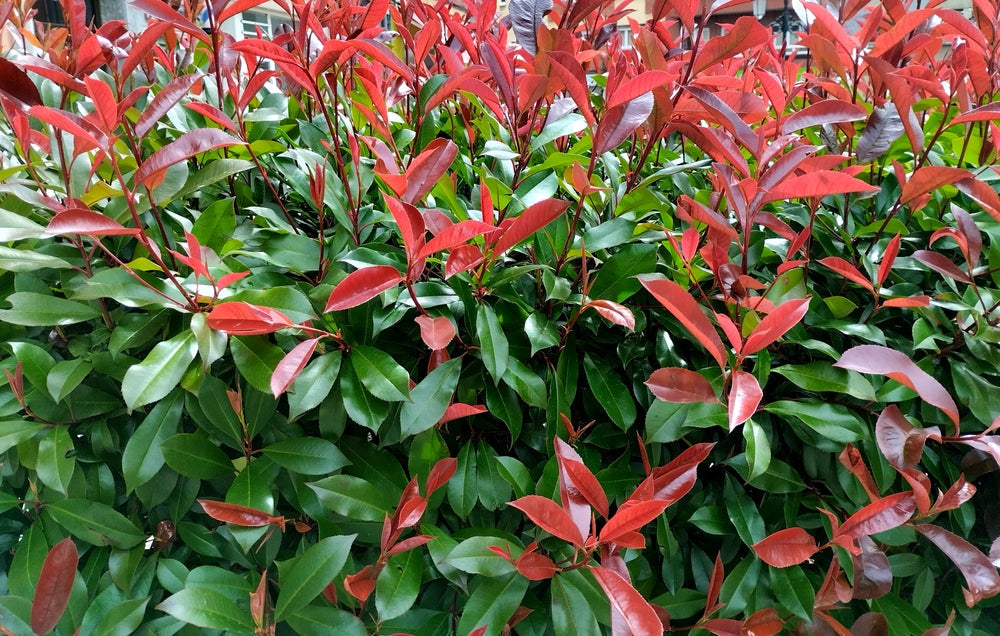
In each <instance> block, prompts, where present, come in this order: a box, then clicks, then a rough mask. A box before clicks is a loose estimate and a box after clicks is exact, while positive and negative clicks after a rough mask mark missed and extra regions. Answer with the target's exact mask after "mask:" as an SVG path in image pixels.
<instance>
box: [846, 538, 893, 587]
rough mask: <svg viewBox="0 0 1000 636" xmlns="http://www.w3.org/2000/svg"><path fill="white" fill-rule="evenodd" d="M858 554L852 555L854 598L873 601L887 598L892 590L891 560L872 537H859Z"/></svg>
mask: <svg viewBox="0 0 1000 636" xmlns="http://www.w3.org/2000/svg"><path fill="white" fill-rule="evenodd" d="M857 546H858V548H859V549H860V552H859V553H858V554H852V555H851V563H853V564H854V598H857V599H872V598H879V597H882V596H885V595H886V594H888V593H889V590H890V589H892V570H891V569H890V568H889V558H888V557H887V556H885V552H883V551H882V550H880V549H879V547H878V546H877V545H875V542H874V541H872V540H871V538H870V537H858V539H857Z"/></svg>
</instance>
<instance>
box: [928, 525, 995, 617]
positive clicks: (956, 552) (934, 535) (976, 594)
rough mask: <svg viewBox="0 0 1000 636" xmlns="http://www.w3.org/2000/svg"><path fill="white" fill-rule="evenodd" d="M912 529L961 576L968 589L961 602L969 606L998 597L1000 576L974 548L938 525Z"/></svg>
mask: <svg viewBox="0 0 1000 636" xmlns="http://www.w3.org/2000/svg"><path fill="white" fill-rule="evenodd" d="M914 527H915V528H916V530H917V532H919V533H920V534H922V535H924V536H925V537H927V538H928V539H930V540H931V541H932V542H933V543H934V545H936V546H937V547H938V549H939V550H941V551H942V552H944V553H945V555H946V556H947V557H948V558H949V559H951V560H952V561H953V562H954V563H955V565H956V566H958V569H959V570H960V571H961V572H962V576H964V577H965V583H966V585H968V586H969V588H968V589H963V590H962V594H963V595H964V596H965V603H966V604H967V605H968V606H969V607H972V606H974V605H976V604H977V603H978V602H979V601H981V600H982V599H984V598H989V597H991V596H996V595H997V594H1000V575H998V574H997V568H996V566H994V565H993V563H991V562H990V559H989V558H988V557H987V556H986V555H985V554H983V553H982V552H980V551H979V550H978V549H977V548H976V547H975V546H974V545H972V544H971V543H969V542H968V541H966V540H965V539H963V538H962V537H959V536H958V535H955V534H953V533H951V532H948V531H947V530H945V529H944V528H940V527H938V526H931V525H918V526H914Z"/></svg>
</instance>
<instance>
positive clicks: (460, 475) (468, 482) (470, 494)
mask: <svg viewBox="0 0 1000 636" xmlns="http://www.w3.org/2000/svg"><path fill="white" fill-rule="evenodd" d="M476 473H477V471H476V453H475V449H474V448H473V446H472V444H466V445H464V446H462V450H461V451H459V453H458V469H457V470H456V471H455V475H454V476H453V477H452V478H451V479H450V480H449V481H448V503H449V504H451V508H452V510H454V511H455V513H456V514H458V516H459V517H461V518H462V519H465V518H466V517H468V516H469V513H470V512H472V509H473V508H474V507H475V505H476V502H477V501H479V491H478V490H477V486H478V482H477V478H476Z"/></svg>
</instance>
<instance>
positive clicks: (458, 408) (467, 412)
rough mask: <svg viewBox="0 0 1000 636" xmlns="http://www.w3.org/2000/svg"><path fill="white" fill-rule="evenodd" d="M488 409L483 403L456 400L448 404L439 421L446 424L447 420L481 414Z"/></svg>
mask: <svg viewBox="0 0 1000 636" xmlns="http://www.w3.org/2000/svg"><path fill="white" fill-rule="evenodd" d="M486 411H487V408H486V407H485V406H483V405H482V404H463V403H462V402H456V403H454V404H450V405H448V408H447V409H445V411H444V415H442V416H441V419H439V420H438V421H437V423H438V424H444V423H445V422H451V421H452V420H458V419H462V418H463V417H472V416H473V415H479V414H481V413H485V412H486Z"/></svg>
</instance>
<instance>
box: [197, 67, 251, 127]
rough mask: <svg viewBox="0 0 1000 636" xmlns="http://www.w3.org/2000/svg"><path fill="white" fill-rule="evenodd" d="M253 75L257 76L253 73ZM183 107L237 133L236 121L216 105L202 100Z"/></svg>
mask: <svg viewBox="0 0 1000 636" xmlns="http://www.w3.org/2000/svg"><path fill="white" fill-rule="evenodd" d="M261 75H264V76H265V77H266V76H267V73H261ZM254 77H259V76H257V75H255V76H254ZM184 107H185V108H187V109H189V110H193V111H194V112H196V113H198V114H200V115H201V116H202V117H204V118H205V119H208V120H209V121H213V122H215V123H217V124H219V125H220V126H222V127H223V128H225V129H226V130H228V131H229V132H231V133H233V134H234V135H237V134H239V128H237V126H236V122H234V121H233V120H232V118H230V117H229V115H227V114H226V113H224V112H222V111H221V110H219V108H218V107H216V106H212V105H211V104H206V103H204V102H188V103H186V104H184Z"/></svg>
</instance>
